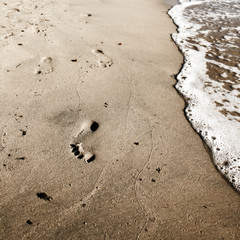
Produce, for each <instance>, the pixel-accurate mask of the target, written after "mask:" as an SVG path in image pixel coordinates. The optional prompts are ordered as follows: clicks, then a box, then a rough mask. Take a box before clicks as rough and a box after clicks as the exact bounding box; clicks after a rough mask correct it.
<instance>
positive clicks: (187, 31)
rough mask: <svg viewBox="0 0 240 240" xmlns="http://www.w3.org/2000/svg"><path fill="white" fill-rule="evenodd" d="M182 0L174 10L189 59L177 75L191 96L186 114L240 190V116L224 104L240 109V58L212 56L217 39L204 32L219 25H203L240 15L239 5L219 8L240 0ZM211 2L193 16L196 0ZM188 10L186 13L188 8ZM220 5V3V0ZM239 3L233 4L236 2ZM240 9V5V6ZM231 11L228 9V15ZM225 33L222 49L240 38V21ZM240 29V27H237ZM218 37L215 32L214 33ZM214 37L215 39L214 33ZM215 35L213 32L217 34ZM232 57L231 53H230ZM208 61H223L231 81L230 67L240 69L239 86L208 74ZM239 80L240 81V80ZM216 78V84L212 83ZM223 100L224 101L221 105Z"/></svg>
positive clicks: (181, 43) (179, 40) (182, 88)
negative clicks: (234, 61)
mask: <svg viewBox="0 0 240 240" xmlns="http://www.w3.org/2000/svg"><path fill="white" fill-rule="evenodd" d="M180 2H181V3H180V4H179V5H176V6H174V7H173V8H172V9H171V10H170V11H169V15H170V16H171V17H172V19H173V20H174V22H175V24H176V25H177V26H178V33H177V34H173V35H172V37H173V39H174V41H175V42H176V44H177V45H178V46H179V47H180V49H181V51H182V53H183V54H184V58H185V60H184V65H183V68H182V70H181V72H180V73H179V75H178V76H177V80H178V83H177V84H176V88H177V89H178V90H179V91H180V92H181V93H182V94H183V96H184V97H185V98H186V100H187V103H188V107H187V108H186V109H185V112H186V115H187V117H188V119H189V121H190V122H191V124H192V126H193V127H194V129H195V130H196V131H197V132H198V133H199V134H200V135H201V136H202V138H203V139H204V141H205V142H206V143H207V145H208V146H209V148H210V149H211V151H212V156H213V160H214V163H215V165H216V167H217V169H218V170H219V171H220V172H221V173H222V174H223V175H224V176H226V178H227V179H228V180H229V182H231V183H232V185H233V186H234V187H235V188H236V189H237V190H239V191H240V116H238V115H237V114H235V115H236V116H234V114H232V115H231V114H226V115H224V114H223V113H222V112H221V111H220V110H224V109H225V110H227V111H228V112H234V111H235V112H238V113H240V98H239V96H240V95H239V94H240V92H239V90H240V69H239V64H238V65H236V66H230V65H227V64H224V63H222V62H221V61H220V60H224V59H227V54H225V55H221V54H220V56H219V61H215V60H213V59H208V58H206V56H209V57H211V56H213V55H214V54H213V53H210V54H209V53H208V52H209V51H210V50H211V47H212V46H211V42H209V41H207V40H205V39H204V38H199V37H198V34H199V32H200V33H202V34H203V35H204V36H207V35H210V34H211V33H213V32H214V31H215V29H210V27H211V25H209V28H208V29H206V28H205V29H204V30H203V28H202V27H203V24H205V18H208V19H210V18H212V21H218V20H219V19H224V18H225V19H229V18H234V17H238V16H240V11H238V10H236V14H235V15H234V12H233V13H231V14H227V12H226V11H225V10H224V12H223V11H222V10H221V9H218V8H217V7H218V6H217V4H219V3H222V4H226V6H227V4H228V3H230V2H231V4H233V3H235V4H238V5H239V3H240V1H237V0H232V1H229V0H221V1H216V0H214V1H213V0H206V1H201V0H193V1H188V0H180ZM203 3H204V4H209V6H213V7H214V11H211V7H210V8H209V11H208V14H207V16H206V14H205V13H204V11H202V10H201V9H200V10H199V11H198V13H197V14H198V15H197V16H196V17H197V20H196V21H192V19H191V18H192V17H193V16H194V14H196V12H195V11H194V9H196V7H193V6H196V5H198V6H199V5H200V4H203ZM191 6H192V7H193V9H191V10H190V9H188V14H190V15H191V14H192V16H189V15H186V14H184V12H185V11H186V8H188V7H191ZM219 6H220V5H219ZM231 7H233V5H231ZM239 9H240V6H239ZM224 14H225V15H224ZM224 28H225V30H226V29H228V27H226V26H225V27H224V26H222V29H218V31H224ZM233 30H234V31H230V32H229V33H228V34H227V35H225V36H224V38H223V39H225V41H226V40H227V41H228V43H227V44H224V46H222V45H221V42H219V43H218V44H219V46H218V47H219V51H220V53H221V52H222V53H224V52H225V50H226V48H227V47H234V48H236V47H237V46H236V45H234V38H237V37H239V35H238V34H236V31H239V30H240V29H239V27H238V28H236V27H235V29H233ZM235 30H236V31H235ZM211 37H212V36H211ZM211 37H210V39H211ZM190 38H191V39H193V40H196V41H197V43H195V42H194V44H192V46H195V48H191V47H190V44H189V42H188V40H189V39H190ZM212 38H213V37H212ZM223 56H224V57H223ZM230 61H231V58H230ZM207 63H210V64H215V65H217V66H219V67H220V68H221V69H222V71H223V73H222V74H221V75H220V76H221V77H222V78H224V79H225V80H224V81H225V82H226V83H229V84H231V83H232V82H231V79H228V74H227V71H230V72H231V73H234V75H235V76H236V78H237V79H238V80H236V81H235V82H234V84H233V85H232V86H233V90H232V91H228V90H227V89H225V88H223V82H221V81H220V82H218V81H213V80H211V79H210V77H209V76H208V75H207ZM237 81H238V82H237ZM206 83H210V84H206ZM216 102H220V103H221V104H220V106H218V107H216ZM221 105H223V106H221Z"/></svg>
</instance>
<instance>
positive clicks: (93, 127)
mask: <svg viewBox="0 0 240 240" xmlns="http://www.w3.org/2000/svg"><path fill="white" fill-rule="evenodd" d="M98 127H99V124H98V123H97V122H93V123H92V125H91V127H90V129H91V130H92V131H93V132H95V131H96V130H97V129H98Z"/></svg>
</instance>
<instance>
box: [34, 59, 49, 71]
mask: <svg viewBox="0 0 240 240" xmlns="http://www.w3.org/2000/svg"><path fill="white" fill-rule="evenodd" d="M52 71H53V66H52V58H50V57H43V58H42V59H41V61H40V63H39V65H38V67H37V68H36V69H35V71H34V73H35V74H36V75H44V74H48V73H51V72H52Z"/></svg>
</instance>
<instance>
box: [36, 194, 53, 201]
mask: <svg viewBox="0 0 240 240" xmlns="http://www.w3.org/2000/svg"><path fill="white" fill-rule="evenodd" d="M37 197H39V198H41V199H43V200H45V201H50V200H52V198H51V197H50V196H48V195H47V194H46V193H44V192H39V193H37Z"/></svg>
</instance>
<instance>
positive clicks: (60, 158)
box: [0, 0, 240, 240]
mask: <svg viewBox="0 0 240 240" xmlns="http://www.w3.org/2000/svg"><path fill="white" fill-rule="evenodd" d="M0 4H1V8H0V19H1V24H0V26H1V28H0V30H1V42H0V51H1V56H2V60H1V63H0V71H1V90H0V91H1V94H0V101H1V104H2V111H1V117H0V124H1V132H2V134H1V142H0V150H1V152H0V153H1V158H0V159H1V160H0V161H1V168H0V169H1V174H0V176H1V178H0V199H1V200H0V203H1V205H0V206H1V208H0V216H1V218H0V236H1V237H0V238H1V239H4V240H5V239H91V240H94V239H96V240H101V239H119V240H123V239H238V238H239V237H240V236H239V232H240V231H239V220H240V219H239V210H240V208H239V207H240V206H239V205H240V202H239V194H238V193H236V192H235V191H234V190H233V189H232V188H231V187H230V186H229V185H228V184H227V182H226V181H225V180H224V179H223V178H222V177H221V176H220V175H219V174H218V172H217V171H216V170H215V168H214V166H213V164H212V160H211V158H210V156H209V155H208V153H207V151H206V149H205V148H204V146H203V144H202V141H201V139H200V138H199V136H198V135H197V134H196V133H195V132H194V131H193V130H192V128H191V126H190V124H189V123H188V122H187V120H186V119H185V116H184V113H183V109H184V101H183V100H182V99H181V97H180V96H179V95H178V94H177V92H176V90H175V89H174V84H175V83H176V82H175V79H174V77H173V76H174V75H175V74H176V73H178V71H179V69H180V68H181V64H182V60H183V59H182V56H181V54H180V53H179V52H178V50H177V47H176V46H175V44H174V43H173V42H172V41H171V37H170V34H171V33H173V32H174V31H175V28H176V27H175V26H174V25H173V23H172V21H171V19H170V18H169V17H168V15H167V10H168V8H169V6H167V5H164V4H163V2H161V1H157V0H152V1H143V0H132V1H127V0H122V1H116V0H109V1H107V0H91V1H89V0H88V1H87V0H80V1H79V0H71V1H69V0H68V1H67V0H62V1H59V0H56V1H51V2H49V1H45V0H43V1H41V2H40V1H30V0H22V1H19V2H16V1H13V0H9V1H7V2H1V3H0ZM89 160H91V161H89Z"/></svg>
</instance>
